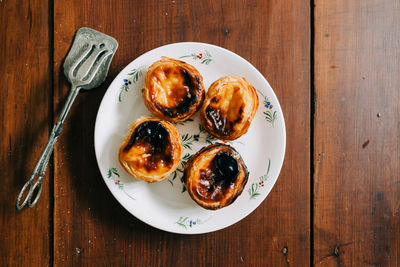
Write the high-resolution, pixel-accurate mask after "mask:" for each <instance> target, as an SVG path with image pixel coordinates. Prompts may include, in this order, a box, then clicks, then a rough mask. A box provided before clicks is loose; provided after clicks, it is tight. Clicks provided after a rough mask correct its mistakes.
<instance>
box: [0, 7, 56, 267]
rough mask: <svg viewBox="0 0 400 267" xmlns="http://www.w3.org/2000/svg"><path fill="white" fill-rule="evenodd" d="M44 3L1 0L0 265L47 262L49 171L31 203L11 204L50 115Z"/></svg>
mask: <svg viewBox="0 0 400 267" xmlns="http://www.w3.org/2000/svg"><path fill="white" fill-rule="evenodd" d="M48 9H49V8H48V3H47V1H39V0H36V1H3V2H0V25H1V26H0V121H1V127H0V136H1V139H2V141H1V142H0V150H1V154H0V166H1V167H0V169H1V175H2V177H1V184H0V203H1V205H0V214H1V215H0V216H1V217H0V229H1V234H0V266H27V265H30V266H46V265H48V264H49V257H50V254H49V191H48V188H49V187H48V185H49V176H48V175H46V177H45V181H44V186H43V191H42V194H41V198H40V200H39V202H38V204H37V205H36V206H35V207H34V208H32V209H25V210H23V211H17V210H16V208H15V201H16V198H17V196H18V194H19V191H20V190H21V188H22V186H23V185H24V183H25V182H26V181H27V180H28V177H29V176H30V175H31V172H32V169H33V167H34V166H35V164H36V161H37V160H38V158H39V156H40V153H41V149H43V148H44V146H45V144H46V141H47V138H48V132H49V126H50V120H51V110H50V103H51V101H52V94H51V88H50V79H49V78H50V76H49V62H50V61H49V51H50V50H49V29H48ZM48 173H49V172H48Z"/></svg>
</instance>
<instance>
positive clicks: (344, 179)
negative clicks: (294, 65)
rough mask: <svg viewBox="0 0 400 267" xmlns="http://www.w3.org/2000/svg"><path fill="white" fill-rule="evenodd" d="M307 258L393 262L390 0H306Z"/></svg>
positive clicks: (397, 258)
mask: <svg viewBox="0 0 400 267" xmlns="http://www.w3.org/2000/svg"><path fill="white" fill-rule="evenodd" d="M315 3H316V8H315V91H316V116H315V135H314V136H315V138H314V140H315V142H314V147H315V153H314V158H315V175H314V189H315V190H314V194H315V214H314V226H315V228H314V236H315V249H314V263H315V264H316V265H323V266H327V265H328V266H334V265H340V266H399V265H400V241H399V236H400V176H399V174H400V142H399V141H400V138H399V133H400V124H399V120H400V90H399V87H400V78H399V70H400V61H399V56H400V43H399V39H400V26H399V14H400V2H399V1H390V0H371V1H362V0H350V1H349V0H338V1H329V0H320V1H315Z"/></svg>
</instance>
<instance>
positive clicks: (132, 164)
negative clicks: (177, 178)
mask: <svg viewBox="0 0 400 267" xmlns="http://www.w3.org/2000/svg"><path fill="white" fill-rule="evenodd" d="M182 152H183V147H182V141H181V137H180V135H179V133H178V130H177V129H176V128H175V127H174V126H173V125H172V124H171V123H169V122H167V121H163V120H160V119H158V118H153V117H142V118H139V119H138V120H136V121H135V122H134V123H133V124H132V125H131V127H130V132H129V135H128V136H127V137H126V138H125V141H124V142H123V144H122V145H121V147H120V149H119V156H118V158H119V162H120V163H121V165H122V167H123V168H124V169H125V170H126V171H127V172H128V173H129V174H130V175H131V176H133V177H136V178H138V179H140V180H143V181H146V182H149V183H153V182H158V181H161V180H164V179H165V178H167V177H168V176H169V175H170V174H171V173H172V172H173V171H175V170H176V168H177V167H178V165H179V163H180V159H181V155H182Z"/></svg>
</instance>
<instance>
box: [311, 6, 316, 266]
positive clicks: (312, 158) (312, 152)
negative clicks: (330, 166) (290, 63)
mask: <svg viewBox="0 0 400 267" xmlns="http://www.w3.org/2000/svg"><path fill="white" fill-rule="evenodd" d="M314 10H315V3H314V0H310V35H311V36H310V42H311V43H310V266H313V265H314V117H315V116H314V115H315V101H316V99H315V85H314V46H315V24H314Z"/></svg>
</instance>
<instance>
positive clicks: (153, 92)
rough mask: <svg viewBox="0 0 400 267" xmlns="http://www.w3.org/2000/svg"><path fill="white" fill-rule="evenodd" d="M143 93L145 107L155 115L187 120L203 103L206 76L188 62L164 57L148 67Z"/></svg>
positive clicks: (168, 118) (171, 119)
mask: <svg viewBox="0 0 400 267" xmlns="http://www.w3.org/2000/svg"><path fill="white" fill-rule="evenodd" d="M142 95H143V100H144V103H145V104H146V107H147V108H148V109H149V111H150V112H151V113H153V114H154V115H155V116H157V117H159V118H162V119H164V120H168V121H184V120H186V119H188V118H189V117H190V116H192V115H193V114H194V113H195V112H196V111H197V110H199V109H200V107H201V104H202V103H203V100H204V96H205V89H204V85H203V77H202V76H201V75H200V73H199V71H198V70H197V69H196V68H195V67H193V66H192V65H190V64H188V63H186V62H183V61H180V60H176V59H172V58H168V57H162V58H161V60H159V61H156V62H154V63H153V64H152V65H151V66H150V67H149V69H148V71H147V73H146V78H145V86H144V88H143V90H142Z"/></svg>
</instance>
